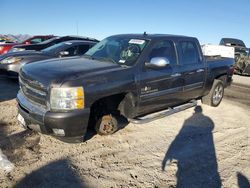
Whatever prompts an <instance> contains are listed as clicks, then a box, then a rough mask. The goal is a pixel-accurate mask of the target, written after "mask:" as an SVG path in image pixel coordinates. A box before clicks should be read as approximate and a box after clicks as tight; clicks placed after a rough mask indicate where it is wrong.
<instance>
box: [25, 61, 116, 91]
mask: <svg viewBox="0 0 250 188" xmlns="http://www.w3.org/2000/svg"><path fill="white" fill-rule="evenodd" d="M113 69H121V67H120V66H119V65H116V64H114V63H109V62H104V61H98V60H90V59H86V58H83V57H80V58H79V57H69V58H61V59H50V60H44V61H38V62H34V63H31V64H26V65H25V66H23V67H22V70H21V74H22V75H23V76H25V77H26V78H28V79H30V80H33V81H37V82H40V83H41V84H42V85H43V86H44V87H46V88H48V87H49V85H50V84H51V83H54V84H58V85H60V84H61V83H62V82H63V81H64V80H66V79H67V80H68V79H72V78H77V77H78V76H81V77H82V76H84V75H85V74H86V75H89V74H90V73H96V72H99V71H101V72H103V71H105V70H109V71H111V70H113Z"/></svg>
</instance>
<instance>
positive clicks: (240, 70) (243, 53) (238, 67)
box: [220, 38, 250, 75]
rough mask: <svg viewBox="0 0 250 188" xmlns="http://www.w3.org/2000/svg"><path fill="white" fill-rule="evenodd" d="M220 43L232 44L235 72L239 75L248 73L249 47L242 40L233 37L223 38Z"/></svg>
mask: <svg viewBox="0 0 250 188" xmlns="http://www.w3.org/2000/svg"><path fill="white" fill-rule="evenodd" d="M220 44H221V45H225V46H232V47H234V49H235V65H234V67H235V73H236V74H241V75H250V58H249V55H248V54H249V49H248V48H246V45H245V44H244V42H243V41H242V40H239V39H233V38H223V39H221V42H220Z"/></svg>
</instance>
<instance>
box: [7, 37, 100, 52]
mask: <svg viewBox="0 0 250 188" xmlns="http://www.w3.org/2000/svg"><path fill="white" fill-rule="evenodd" d="M69 40H84V41H93V42H99V41H98V40H96V39H93V38H88V37H80V36H64V37H54V38H52V39H50V40H47V41H44V42H41V43H39V44H30V45H17V46H14V47H13V48H12V49H11V50H10V52H17V51H24V50H35V51H40V50H43V49H45V48H48V47H50V46H52V45H55V44H58V43H60V42H65V41H69Z"/></svg>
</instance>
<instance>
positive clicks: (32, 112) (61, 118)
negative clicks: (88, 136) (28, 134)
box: [17, 92, 90, 142]
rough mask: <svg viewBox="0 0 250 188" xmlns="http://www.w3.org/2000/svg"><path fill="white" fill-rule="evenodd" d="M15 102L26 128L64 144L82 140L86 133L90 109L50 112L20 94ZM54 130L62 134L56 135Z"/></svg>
mask: <svg viewBox="0 0 250 188" xmlns="http://www.w3.org/2000/svg"><path fill="white" fill-rule="evenodd" d="M17 102H18V112H19V114H20V115H21V116H22V117H23V118H24V120H25V126H26V127H27V128H30V129H32V130H35V131H38V132H41V133H42V134H47V135H52V136H55V137H58V138H60V139H61V140H63V141H64V140H65V141H66V142H72V141H73V142H74V140H79V139H82V138H83V137H84V136H85V133H86V132H87V127H88V122H89V115H90V109H84V110H74V111H69V112H50V111H47V110H46V109H44V108H41V107H39V106H38V105H35V104H33V103H31V102H30V101H29V100H28V99H27V98H26V97H25V96H24V95H23V94H22V93H21V92H19V93H18V95H17ZM55 130H63V134H57V133H56V131H55ZM64 138H65V139H64ZM68 140H69V141H68Z"/></svg>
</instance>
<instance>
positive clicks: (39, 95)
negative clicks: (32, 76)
mask: <svg viewBox="0 0 250 188" xmlns="http://www.w3.org/2000/svg"><path fill="white" fill-rule="evenodd" d="M19 84H20V88H21V91H22V92H23V94H24V95H25V96H26V98H27V99H28V100H30V101H31V102H34V103H37V104H39V105H42V106H44V107H45V106H46V97H47V91H46V89H45V88H44V86H43V85H42V84H41V83H39V82H36V81H32V80H29V79H28V78H26V77H25V76H24V75H23V74H21V73H20V74H19Z"/></svg>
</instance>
